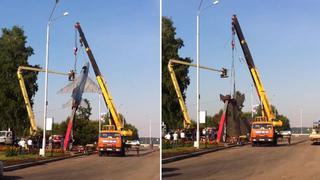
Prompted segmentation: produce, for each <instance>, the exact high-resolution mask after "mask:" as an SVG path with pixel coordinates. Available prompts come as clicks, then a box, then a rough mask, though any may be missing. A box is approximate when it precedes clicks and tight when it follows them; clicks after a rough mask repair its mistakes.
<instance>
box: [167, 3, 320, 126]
mask: <svg viewBox="0 0 320 180" xmlns="http://www.w3.org/2000/svg"><path fill="white" fill-rule="evenodd" d="M199 2H200V1H199V0H189V1H185V0H174V1H173V0H163V15H164V16H168V17H170V18H171V19H172V20H173V22H174V26H175V27H176V28H177V37H180V38H182V39H183V40H184V44H185V46H184V47H183V48H182V49H181V51H180V55H181V56H185V57H191V58H192V59H193V60H194V62H195V60H196V58H195V57H196V11H197V8H198V4H199ZM210 2H211V1H210V0H204V1H203V5H204V6H203V7H205V6H206V5H208V4H210ZM319 7H320V2H319V1H316V0H307V1H298V0H292V1H289V0H283V1H278V0H268V1H254V0H237V1H236V0H220V3H219V4H217V5H216V6H215V7H211V8H209V9H207V10H205V11H203V13H202V15H201V26H200V27H201V28H200V32H201V33H200V34H201V60H200V61H201V64H202V65H207V66H213V67H217V68H221V67H227V68H229V69H230V67H231V60H232V53H231V46H230V41H231V16H232V15H233V14H236V15H237V16H238V20H239V22H240V25H241V27H242V30H243V33H244V36H245V38H246V40H247V42H248V45H249V48H250V50H251V53H252V56H253V59H254V61H255V64H256V66H257V68H258V70H259V72H260V75H261V78H262V82H263V84H264V87H265V89H266V91H267V94H268V96H269V99H270V102H271V104H274V105H276V107H277V108H278V110H279V111H280V113H282V114H285V115H287V116H288V117H289V118H290V120H291V126H300V109H303V114H302V117H303V124H304V125H305V126H311V125H312V122H313V121H316V120H319V119H320V111H319V110H318V106H317V103H316V102H319V100H320V95H319V93H318V92H319V84H318V83H317V82H318V80H319V78H318V77H320V71H318V67H319V65H320V61H319V59H320V54H319V48H320V41H319V40H318V39H319V35H318V29H319V28H320V27H319V26H320V25H319V23H317V22H318V17H320V11H319V10H318V8H319ZM236 48H237V52H236V56H235V58H236V64H235V66H236V82H237V89H238V90H240V91H241V92H245V93H246V98H247V100H246V103H245V108H244V110H249V109H250V92H251V90H250V89H251V88H250V86H251V84H252V79H251V77H250V74H249V71H248V68H247V65H246V64H245V63H244V62H240V61H239V60H238V59H239V57H243V55H242V51H241V47H240V45H239V43H238V41H237V43H236ZM190 72H191V73H190V77H191V85H190V86H189V88H188V91H187V106H188V109H189V111H190V114H191V116H192V118H193V119H195V111H196V109H195V108H196V94H195V90H196V74H195V72H196V71H195V69H191V71H190ZM200 83H201V85H200V86H201V102H202V103H201V109H202V110H207V111H208V113H209V114H210V115H212V114H213V113H215V112H216V111H217V110H219V109H221V108H222V106H223V104H222V102H220V101H219V94H220V93H222V94H226V93H230V91H231V82H230V79H227V80H226V79H224V80H223V79H220V78H219V74H213V73H211V72H205V71H201V79H200ZM254 94H256V92H255V91H254ZM254 101H255V103H257V96H256V95H255V100H254Z"/></svg>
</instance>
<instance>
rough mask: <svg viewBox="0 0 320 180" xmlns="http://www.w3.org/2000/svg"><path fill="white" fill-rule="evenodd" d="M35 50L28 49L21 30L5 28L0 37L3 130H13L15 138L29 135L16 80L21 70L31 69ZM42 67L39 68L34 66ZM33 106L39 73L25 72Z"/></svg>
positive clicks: (0, 121)
mask: <svg viewBox="0 0 320 180" xmlns="http://www.w3.org/2000/svg"><path fill="white" fill-rule="evenodd" d="M31 55H33V49H32V47H30V46H27V36H25V35H24V31H23V29H22V28H21V27H18V26H14V27H12V29H7V28H3V29H2V35H1V37H0V72H1V74H0V84H1V86H0V99H1V101H0V130H2V129H8V128H11V130H13V131H14V132H15V133H16V135H18V136H23V135H27V134H28V133H29V128H30V122H29V119H28V114H27V110H26V107H25V103H24V100H23V96H22V93H21V90H20V87H19V82H18V78H17V75H16V74H17V69H18V67H19V66H21V65H23V66H31V65H30V64H29V63H28V58H29V57H30V56H31ZM31 67H37V68H38V67H39V65H35V66H31ZM23 75H24V80H25V84H26V90H27V92H28V95H29V98H30V103H31V105H33V98H34V95H35V93H36V92H37V90H38V85H37V83H36V81H37V73H36V72H30V71H29V72H24V73H23Z"/></svg>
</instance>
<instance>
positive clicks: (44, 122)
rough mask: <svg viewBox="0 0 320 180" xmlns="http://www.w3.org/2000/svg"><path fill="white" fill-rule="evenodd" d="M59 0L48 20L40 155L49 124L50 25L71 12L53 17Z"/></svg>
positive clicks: (44, 152) (44, 146)
mask: <svg viewBox="0 0 320 180" xmlns="http://www.w3.org/2000/svg"><path fill="white" fill-rule="evenodd" d="M58 3H59V0H56V2H55V4H54V7H53V9H52V11H51V14H50V16H49V19H48V22H47V41H46V71H45V81H44V111H43V138H42V149H41V150H40V151H39V155H40V156H45V155H46V125H47V114H48V66H49V42H50V25H51V23H52V22H53V21H55V20H57V19H58V18H60V17H62V16H67V15H68V14H69V13H68V12H64V13H63V14H62V15H61V16H58V17H57V18H54V19H52V15H53V13H54V10H55V9H56V6H57V4H58Z"/></svg>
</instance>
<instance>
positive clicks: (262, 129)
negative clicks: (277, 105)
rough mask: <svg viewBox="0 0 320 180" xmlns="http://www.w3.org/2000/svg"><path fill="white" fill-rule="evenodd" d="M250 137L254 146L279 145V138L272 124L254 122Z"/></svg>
mask: <svg viewBox="0 0 320 180" xmlns="http://www.w3.org/2000/svg"><path fill="white" fill-rule="evenodd" d="M250 137H251V138H250V139H251V144H252V146H256V145H259V144H262V143H269V144H272V145H276V144H277V137H276V133H275V129H274V126H273V124H272V122H267V121H266V122H253V123H252V126H251V135H250Z"/></svg>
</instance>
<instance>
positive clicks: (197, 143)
mask: <svg viewBox="0 0 320 180" xmlns="http://www.w3.org/2000/svg"><path fill="white" fill-rule="evenodd" d="M202 1H203V0H201V1H200V4H199V7H198V11H197V134H196V136H197V140H196V143H195V144H194V146H195V147H196V148H197V149H199V144H200V143H199V142H200V134H199V131H200V128H199V126H200V125H199V112H200V79H199V75H200V68H199V66H200V65H199V64H200V14H201V12H203V11H204V10H206V9H208V8H209V7H212V6H213V5H216V4H218V3H219V1H218V0H216V1H213V3H212V4H211V5H209V6H207V7H205V8H203V9H201V5H202Z"/></svg>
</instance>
